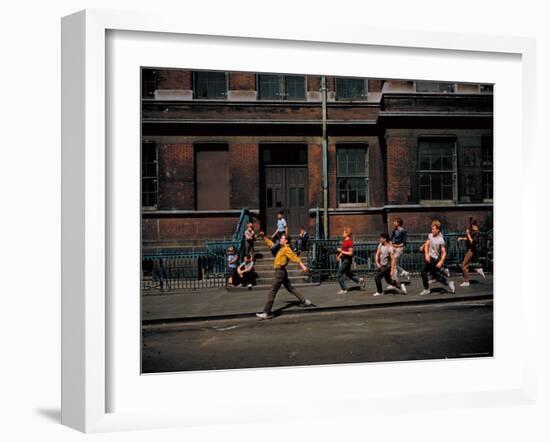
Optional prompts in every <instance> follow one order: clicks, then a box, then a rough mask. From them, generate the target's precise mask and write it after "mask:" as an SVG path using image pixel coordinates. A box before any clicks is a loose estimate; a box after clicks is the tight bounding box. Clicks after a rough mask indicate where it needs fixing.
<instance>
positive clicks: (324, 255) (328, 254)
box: [308, 230, 493, 281]
mask: <svg viewBox="0 0 550 442" xmlns="http://www.w3.org/2000/svg"><path fill="white" fill-rule="evenodd" d="M443 236H444V238H445V243H446V248H447V259H446V261H445V267H447V268H448V269H449V270H450V271H451V272H452V271H460V263H461V262H462V260H463V258H464V254H465V252H466V245H465V241H458V238H459V237H463V236H464V234H463V233H454V232H453V233H448V232H447V233H444V235H443ZM426 238H427V237H426V235H424V234H412V235H411V234H409V235H408V238H407V245H406V246H405V248H404V250H403V254H402V256H401V260H400V266H401V267H403V268H404V269H405V270H407V271H409V272H410V273H412V274H418V273H420V272H421V271H422V268H423V267H424V254H423V253H422V252H421V251H420V247H421V246H422V244H424V242H425V241H426ZM340 244H341V240H339V239H328V240H324V239H312V240H310V241H309V244H308V252H309V253H308V267H309V268H310V270H311V274H312V277H313V278H315V279H317V280H321V281H322V280H327V279H333V278H335V277H336V273H337V271H338V265H339V263H338V261H337V260H336V256H337V252H336V250H337V248H338V247H339V246H340ZM377 247H378V241H377V238H375V237H374V236H372V237H370V238H363V239H361V240H359V241H355V244H354V247H353V249H354V269H355V271H356V272H357V273H358V274H359V275H361V274H367V273H373V272H376V265H375V263H374V255H375V253H376V249H377ZM478 252H479V253H478V259H477V261H476V262H474V263H472V265H473V266H474V267H481V268H483V269H484V270H485V271H488V272H492V270H493V232H492V230H491V231H488V232H480V244H479V247H478Z"/></svg>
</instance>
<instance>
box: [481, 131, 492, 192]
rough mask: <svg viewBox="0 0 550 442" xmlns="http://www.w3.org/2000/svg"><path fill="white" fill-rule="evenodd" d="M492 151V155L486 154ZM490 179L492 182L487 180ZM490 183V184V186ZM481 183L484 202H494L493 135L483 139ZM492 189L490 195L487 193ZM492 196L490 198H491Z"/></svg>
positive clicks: (484, 136) (485, 136)
mask: <svg viewBox="0 0 550 442" xmlns="http://www.w3.org/2000/svg"><path fill="white" fill-rule="evenodd" d="M488 151H490V155H486V152H488ZM487 177H490V180H486V178H487ZM488 181H490V184H488ZM481 183H482V196H483V202H492V201H493V198H494V142H493V135H483V136H482V137H481ZM489 187H490V189H491V191H490V193H487V190H488V188H489ZM489 195H490V196H489Z"/></svg>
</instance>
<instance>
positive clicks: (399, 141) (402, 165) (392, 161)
mask: <svg viewBox="0 0 550 442" xmlns="http://www.w3.org/2000/svg"><path fill="white" fill-rule="evenodd" d="M386 144H387V180H388V183H387V186H388V204H406V203H407V202H409V201H410V197H411V179H410V176H409V163H410V158H409V148H408V145H407V138H406V137H389V138H388V139H387V140H386Z"/></svg>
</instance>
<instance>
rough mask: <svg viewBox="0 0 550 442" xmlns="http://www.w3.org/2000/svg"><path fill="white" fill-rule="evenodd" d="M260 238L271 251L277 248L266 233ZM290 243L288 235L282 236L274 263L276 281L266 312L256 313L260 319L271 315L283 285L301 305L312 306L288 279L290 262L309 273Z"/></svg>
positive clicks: (269, 295) (269, 296)
mask: <svg viewBox="0 0 550 442" xmlns="http://www.w3.org/2000/svg"><path fill="white" fill-rule="evenodd" d="M260 238H264V242H265V244H266V245H267V247H269V248H270V249H273V248H274V247H276V245H275V243H274V242H273V241H271V240H270V239H268V238H265V237H264V232H260ZM289 242H290V238H288V236H287V235H286V233H283V234H281V236H280V237H279V250H278V251H277V254H276V255H275V261H274V262H273V268H274V269H275V280H274V281H273V285H272V286H271V291H270V292H269V294H268V296H267V302H266V304H265V307H264V311H263V312H262V313H256V316H257V317H258V318H260V319H267V318H268V317H269V315H270V314H271V307H273V302H274V301H275V296H276V295H277V292H278V291H279V289H280V288H281V285H282V286H284V287H285V289H287V291H288V292H289V293H292V294H293V295H294V296H296V297H297V298H298V299H299V300H300V304H301V305H302V306H304V307H307V306H310V305H312V304H311V301H310V300H309V299H306V298H304V296H303V295H302V294H301V293H300V292H299V291H298V290H296V289H295V288H294V287H292V284H291V282H290V279H288V273H287V271H286V266H287V265H288V261H289V260H290V261H292V262H295V263H296V264H298V265H299V266H300V267H301V268H302V271H303V272H307V271H308V269H307V267H306V265H304V264H303V263H302V261H301V260H300V258H299V257H298V256H296V254H295V253H294V252H293V251H292V249H291V248H290V245H289Z"/></svg>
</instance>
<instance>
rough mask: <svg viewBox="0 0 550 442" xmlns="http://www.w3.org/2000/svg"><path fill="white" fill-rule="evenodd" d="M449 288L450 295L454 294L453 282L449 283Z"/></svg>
mask: <svg viewBox="0 0 550 442" xmlns="http://www.w3.org/2000/svg"><path fill="white" fill-rule="evenodd" d="M449 288H450V289H451V293H455V292H456V290H455V283H454V282H453V281H449Z"/></svg>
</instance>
